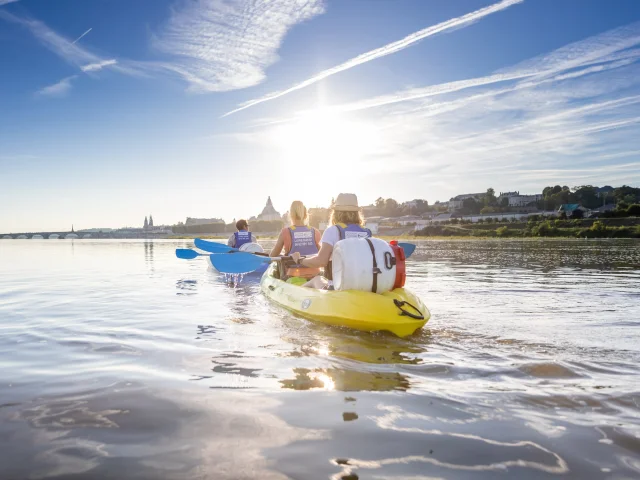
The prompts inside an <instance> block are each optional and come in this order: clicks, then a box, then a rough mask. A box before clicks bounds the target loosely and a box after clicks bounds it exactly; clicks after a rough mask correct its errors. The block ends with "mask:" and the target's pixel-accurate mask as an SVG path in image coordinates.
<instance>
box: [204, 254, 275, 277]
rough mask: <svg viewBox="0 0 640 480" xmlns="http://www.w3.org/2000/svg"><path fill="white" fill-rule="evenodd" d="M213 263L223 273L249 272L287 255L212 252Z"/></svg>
mask: <svg viewBox="0 0 640 480" xmlns="http://www.w3.org/2000/svg"><path fill="white" fill-rule="evenodd" d="M209 258H211V265H213V266H214V267H215V269H216V270H218V271H219V272H221V273H249V272H253V271H254V270H257V269H258V268H260V267H261V266H262V265H263V264H264V263H265V262H273V261H275V260H281V259H283V258H287V257H259V256H257V255H254V254H253V253H248V252H238V253H235V254H233V255H224V254H218V253H212V254H211V255H210V257H209Z"/></svg>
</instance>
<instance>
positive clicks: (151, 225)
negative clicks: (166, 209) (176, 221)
mask: <svg viewBox="0 0 640 480" xmlns="http://www.w3.org/2000/svg"><path fill="white" fill-rule="evenodd" d="M152 227H153V217H152V216H151V215H149V228H152Z"/></svg>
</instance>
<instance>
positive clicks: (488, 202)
mask: <svg viewBox="0 0 640 480" xmlns="http://www.w3.org/2000/svg"><path fill="white" fill-rule="evenodd" d="M496 203H497V199H496V191H495V190H494V189H493V188H487V193H485V194H484V205H485V207H489V206H493V205H495V204H496Z"/></svg>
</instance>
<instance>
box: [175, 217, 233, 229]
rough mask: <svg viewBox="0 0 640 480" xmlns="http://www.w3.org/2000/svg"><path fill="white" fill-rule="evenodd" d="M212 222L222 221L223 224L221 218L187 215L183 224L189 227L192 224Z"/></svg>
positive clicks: (208, 223)
mask: <svg viewBox="0 0 640 480" xmlns="http://www.w3.org/2000/svg"><path fill="white" fill-rule="evenodd" d="M213 223H222V224H224V220H222V219H221V218H191V217H187V220H186V222H184V225H185V226H186V227H190V226H193V225H211V224H213Z"/></svg>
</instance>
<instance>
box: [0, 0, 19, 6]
mask: <svg viewBox="0 0 640 480" xmlns="http://www.w3.org/2000/svg"><path fill="white" fill-rule="evenodd" d="M18 1H20V0H0V7H1V6H2V5H6V4H7V3H13V2H18Z"/></svg>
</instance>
